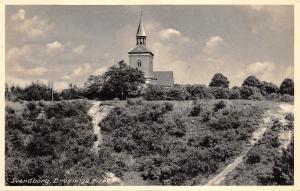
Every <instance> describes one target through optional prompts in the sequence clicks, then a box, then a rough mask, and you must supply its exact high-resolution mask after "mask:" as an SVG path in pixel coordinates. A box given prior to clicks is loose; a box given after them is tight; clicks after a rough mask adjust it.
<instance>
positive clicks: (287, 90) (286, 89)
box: [279, 78, 294, 96]
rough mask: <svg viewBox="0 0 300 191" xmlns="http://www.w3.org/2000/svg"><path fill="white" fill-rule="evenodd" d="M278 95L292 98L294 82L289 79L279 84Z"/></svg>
mask: <svg viewBox="0 0 300 191" xmlns="http://www.w3.org/2000/svg"><path fill="white" fill-rule="evenodd" d="M279 93H280V94H281V95H284V94H289V95H292V96H293V95H294V81H293V80H292V79H289V78H286V79H284V80H283V82H282V83H281V84H280V87H279Z"/></svg>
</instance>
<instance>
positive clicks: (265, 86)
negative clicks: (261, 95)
mask: <svg viewBox="0 0 300 191" xmlns="http://www.w3.org/2000/svg"><path fill="white" fill-rule="evenodd" d="M260 89H261V91H262V92H265V94H266V95H269V94H277V93H278V90H279V88H278V87H277V86H276V85H275V84H273V83H271V82H266V81H263V82H262V83H261V87H260Z"/></svg>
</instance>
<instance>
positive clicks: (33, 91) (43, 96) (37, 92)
mask: <svg viewBox="0 0 300 191" xmlns="http://www.w3.org/2000/svg"><path fill="white" fill-rule="evenodd" d="M7 91H8V92H9V93H8V94H7V96H8V97H9V100H12V101H17V100H26V101H38V100H46V101H49V100H51V99H52V95H51V88H49V87H47V86H46V85H45V84H43V83H40V82H32V83H31V84H30V85H28V86H26V87H25V88H24V89H23V88H21V87H19V86H11V87H10V88H8V87H7ZM53 99H54V100H56V101H57V100H60V97H59V94H58V93H57V92H56V91H53Z"/></svg>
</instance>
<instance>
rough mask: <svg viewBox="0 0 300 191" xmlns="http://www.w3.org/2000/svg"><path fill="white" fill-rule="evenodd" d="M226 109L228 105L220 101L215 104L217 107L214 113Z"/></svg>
mask: <svg viewBox="0 0 300 191" xmlns="http://www.w3.org/2000/svg"><path fill="white" fill-rule="evenodd" d="M225 107H226V103H225V102H224V101H223V100H221V101H218V102H217V103H215V105H214V111H215V112H216V111H218V110H220V109H223V108H225Z"/></svg>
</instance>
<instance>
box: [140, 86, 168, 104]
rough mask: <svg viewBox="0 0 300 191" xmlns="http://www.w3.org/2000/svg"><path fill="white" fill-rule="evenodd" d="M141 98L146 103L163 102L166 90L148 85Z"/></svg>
mask: <svg viewBox="0 0 300 191" xmlns="http://www.w3.org/2000/svg"><path fill="white" fill-rule="evenodd" d="M143 97H144V98H145V99H146V100H148V101H156V100H165V99H166V88H165V87H163V86H157V85H151V84H149V85H147V87H146V89H145V90H144V93H143Z"/></svg>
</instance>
